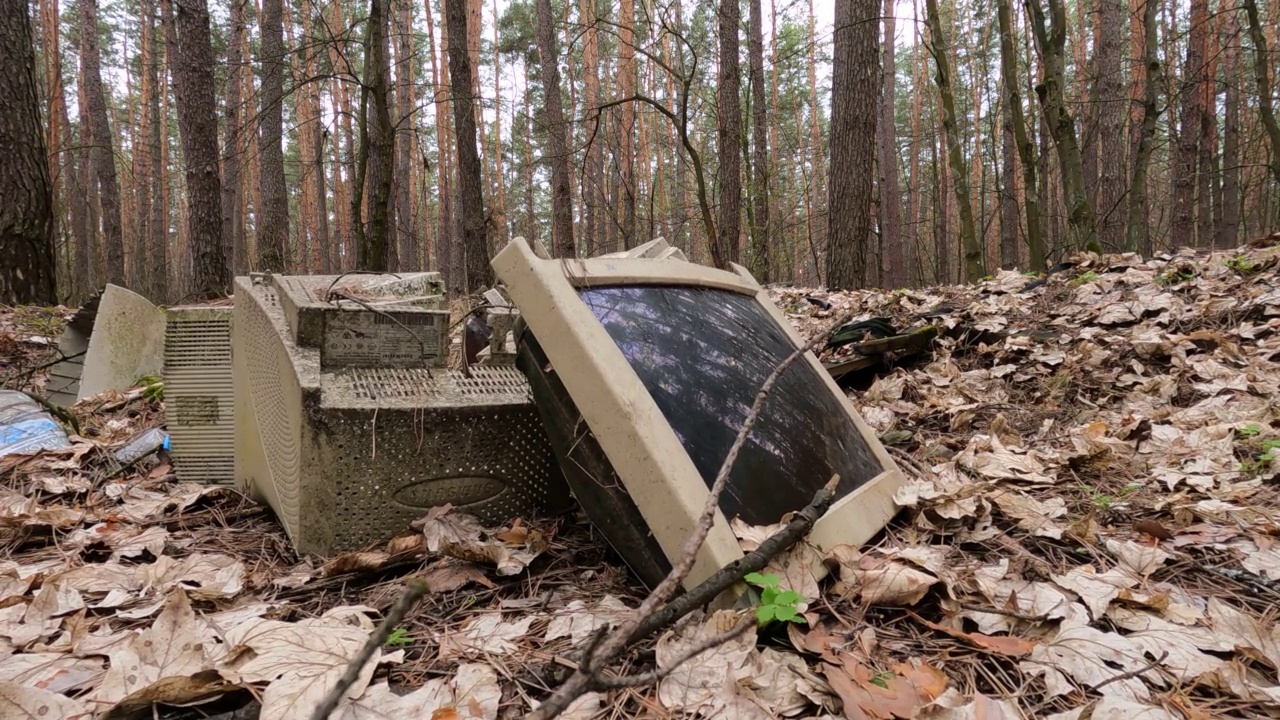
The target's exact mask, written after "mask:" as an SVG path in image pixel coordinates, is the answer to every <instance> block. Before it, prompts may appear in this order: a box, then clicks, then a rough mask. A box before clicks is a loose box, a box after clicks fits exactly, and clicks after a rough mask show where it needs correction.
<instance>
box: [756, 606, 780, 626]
mask: <svg viewBox="0 0 1280 720" xmlns="http://www.w3.org/2000/svg"><path fill="white" fill-rule="evenodd" d="M776 612H777V608H775V607H774V606H772V605H761V606H760V607H758V608H756V619H757V620H759V621H760V624H761V625H767V624H768V623H769V621H770V620H773V618H774V615H775V614H776Z"/></svg>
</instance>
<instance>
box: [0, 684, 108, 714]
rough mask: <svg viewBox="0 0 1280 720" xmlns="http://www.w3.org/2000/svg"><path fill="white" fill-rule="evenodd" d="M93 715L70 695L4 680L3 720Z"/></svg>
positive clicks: (0, 705) (1, 689) (0, 711)
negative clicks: (4, 719)
mask: <svg viewBox="0 0 1280 720" xmlns="http://www.w3.org/2000/svg"><path fill="white" fill-rule="evenodd" d="M92 715H93V714H92V713H91V712H90V711H89V709H88V708H87V707H85V705H84V704H82V703H81V702H79V701H78V700H72V699H71V698H69V697H67V696H66V695H62V694H60V693H55V692H50V691H48V690H42V689H40V688H36V687H28V686H24V685H19V684H18V683H14V682H8V681H0V717H2V718H6V720H54V719H55V718H56V719H57V720H88V718H90V717H92Z"/></svg>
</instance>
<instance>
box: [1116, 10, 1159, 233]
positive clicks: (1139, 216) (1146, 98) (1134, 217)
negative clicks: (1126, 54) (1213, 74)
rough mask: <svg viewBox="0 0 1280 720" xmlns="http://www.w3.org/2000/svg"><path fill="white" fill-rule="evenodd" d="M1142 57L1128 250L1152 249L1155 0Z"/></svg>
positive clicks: (1146, 15) (1146, 16)
mask: <svg viewBox="0 0 1280 720" xmlns="http://www.w3.org/2000/svg"><path fill="white" fill-rule="evenodd" d="M1142 28H1143V31H1142V35H1143V57H1142V66H1143V71H1144V74H1145V75H1146V81H1145V83H1144V85H1143V90H1142V125H1141V128H1140V130H1139V131H1138V146H1137V147H1136V148H1135V149H1134V153H1133V177H1132V178H1131V179H1130V181H1129V213H1128V219H1127V221H1126V227H1125V241H1124V249H1125V250H1127V251H1129V252H1136V251H1138V250H1143V251H1150V249H1151V248H1149V247H1143V245H1148V244H1149V243H1150V241H1149V240H1147V241H1146V242H1143V239H1144V238H1149V237H1150V234H1149V230H1148V228H1147V168H1148V166H1149V165H1150V163H1151V150H1152V147H1153V145H1154V144H1155V138H1156V122H1157V121H1158V120H1159V119H1160V111H1159V109H1158V108H1157V107H1156V93H1157V92H1158V89H1159V88H1160V87H1161V86H1162V85H1163V84H1164V74H1163V68H1162V66H1161V64H1160V56H1159V54H1158V50H1157V45H1156V42H1157V39H1156V0H1145V2H1144V3H1143V9H1142Z"/></svg>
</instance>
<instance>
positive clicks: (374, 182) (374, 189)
mask: <svg viewBox="0 0 1280 720" xmlns="http://www.w3.org/2000/svg"><path fill="white" fill-rule="evenodd" d="M388 4H389V0H369V21H368V22H369V32H368V44H367V45H366V47H367V48H368V57H367V59H366V61H365V78H364V89H365V91H366V95H367V96H371V97H366V98H365V99H363V100H362V101H361V105H362V108H361V115H362V116H363V118H364V122H363V125H364V130H363V131H362V133H361V135H362V137H364V138H367V141H363V142H362V145H365V149H364V152H362V153H361V155H362V156H363V157H362V161H363V164H364V165H365V168H366V169H365V171H364V175H365V179H366V180H367V182H368V186H367V187H368V191H369V227H368V229H367V230H365V232H363V233H361V234H360V235H359V236H358V237H360V238H361V239H362V240H363V242H362V243H361V244H360V247H359V248H358V250H357V256H356V266H357V267H358V268H359V269H361V270H373V271H378V272H385V271H387V270H389V269H390V268H391V260H392V258H391V254H392V252H391V251H392V250H393V248H392V243H393V242H394V240H393V239H392V235H391V223H390V218H391V180H392V173H393V171H394V166H393V164H394V161H395V158H394V156H395V127H394V125H392V122H391V97H390V96H391V64H390V58H389V54H390V53H389V51H388V48H389V41H388V38H387V25H388V22H389V20H390V18H389V17H388V12H387V9H388V8H387V5H388ZM370 99H371V100H372V105H373V118H372V124H373V126H372V128H370V127H369V118H368V116H367V112H368V106H369V104H370V103H369V100H370ZM358 190H359V186H357V191H358Z"/></svg>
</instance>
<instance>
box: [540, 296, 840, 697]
mask: <svg viewBox="0 0 1280 720" xmlns="http://www.w3.org/2000/svg"><path fill="white" fill-rule="evenodd" d="M853 315H854V313H853V312H848V313H845V314H844V315H842V316H841V317H840V318H838V319H837V320H836V321H835V322H834V323H832V325H831V327H832V328H837V327H840V326H841V325H843V324H845V323H846V322H848V321H849V320H850V319H851V318H852V317H853ZM829 334H830V330H828V331H827V332H824V333H818V334H817V335H816V336H815V337H813V338H812V339H810V340H809V341H808V342H807V343H805V344H804V345H802V346H800V347H799V348H797V349H796V350H794V351H793V352H792V353H791V354H790V355H788V356H787V357H786V358H784V359H783V360H782V362H780V363H779V364H778V366H777V367H775V368H774V369H773V372H771V373H769V376H768V377H767V378H765V381H764V384H763V385H761V386H760V391H759V392H758V393H756V397H755V401H754V402H753V403H752V405H751V409H750V411H748V412H747V417H746V419H745V420H744V421H743V423H742V427H741V428H739V430H738V435H737V437H736V438H734V441H733V445H732V446H731V447H730V448H729V453H728V454H727V455H726V456H725V459H724V462H723V463H722V464H721V465H720V471H719V472H718V473H716V479H715V482H713V483H712V484H711V489H710V492H709V493H708V494H707V500H706V503H705V504H704V505H703V508H702V514H701V515H700V516H699V517H698V522H697V523H696V524H695V525H694V528H693V532H692V533H691V534H690V535H689V537H688V538H687V539H686V540H685V543H684V545H683V546H682V547H681V549H680V555H679V557H678V558H677V559H676V561H675V562H674V563H673V564H672V568H671V572H669V573H667V577H666V578H664V579H663V580H662V582H660V583H658V586H657V587H656V588H654V589H653V592H651V593H650V594H649V596H648V597H646V598H645V599H644V601H643V602H642V603H640V607H639V608H637V609H636V610H635V611H634V612H632V613H631V614H630V615H628V616H627V617H626V619H625V620H623V622H621V623H620V624H619V625H618V626H617V627H616V628H614V629H613V630H612V632H610V633H609V634H608V635H607V636H606V637H605V639H604V640H602V641H601V642H600V643H599V645H598V646H597V647H596V648H595V651H594V652H591V653H586V654H584V656H583V658H582V661H581V662H580V663H579V666H578V669H577V670H575V671H574V673H573V674H572V675H570V676H569V679H568V680H566V681H565V682H564V684H563V685H561V686H560V687H559V688H558V689H556V691H555V692H554V693H552V694H551V697H549V698H547V700H546V701H545V702H543V703H542V704H541V705H539V706H538V707H537V708H535V709H534V710H533V711H532V712H530V713H529V714H528V715H526V716H525V720H552V718H555V717H556V716H558V715H559V714H560V713H562V712H564V711H565V709H566V708H568V707H569V705H570V704H571V703H572V702H573V701H574V700H576V699H578V698H579V697H581V696H582V695H583V694H584V693H586V692H589V691H590V689H591V688H592V687H593V686H596V685H597V684H598V683H599V681H600V671H601V669H603V668H604V666H605V665H606V664H607V663H609V662H611V661H612V660H613V659H614V658H616V657H617V656H618V655H620V654H621V653H622V652H623V651H624V650H625V649H626V648H628V647H630V645H631V638H632V637H633V636H634V635H635V634H636V632H637V631H638V630H639V629H640V627H641V626H642V625H643V624H644V623H645V622H646V621H648V620H649V618H651V617H653V616H654V615H655V614H657V613H658V612H659V610H660V609H661V608H662V605H663V604H664V603H666V602H667V600H668V599H669V598H670V597H671V596H672V595H674V594H675V592H676V590H677V589H678V588H679V587H680V584H681V583H682V582H684V579H685V577H687V576H688V575H689V571H690V570H692V569H693V564H694V561H695V560H696V558H697V556H698V550H699V549H700V548H701V547H702V543H703V542H704V541H705V540H706V539H707V534H708V533H710V532H711V526H712V525H713V524H714V522H715V518H716V511H717V509H718V507H719V503H720V494H721V493H722V492H724V488H725V485H726V484H728V481H729V473H730V471H732V470H733V466H734V463H736V462H737V460H738V454H739V453H740V452H741V451H742V446H743V445H744V444H745V443H746V440H747V437H748V436H749V435H750V434H751V430H752V428H753V427H755V424H756V421H757V420H758V419H759V418H760V411H761V409H762V408H763V407H764V401H765V400H766V399H767V398H768V397H769V393H770V392H771V391H772V390H773V387H774V385H776V384H777V382H778V378H780V377H781V376H782V374H783V373H784V372H786V371H787V369H788V368H790V367H791V365H792V364H793V363H795V362H796V361H797V360H799V359H800V358H802V357H804V355H805V353H807V352H809V351H810V350H812V349H813V348H815V347H816V346H818V345H820V344H822V343H823V342H825V341H826V338H827V336H828V335H829Z"/></svg>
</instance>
